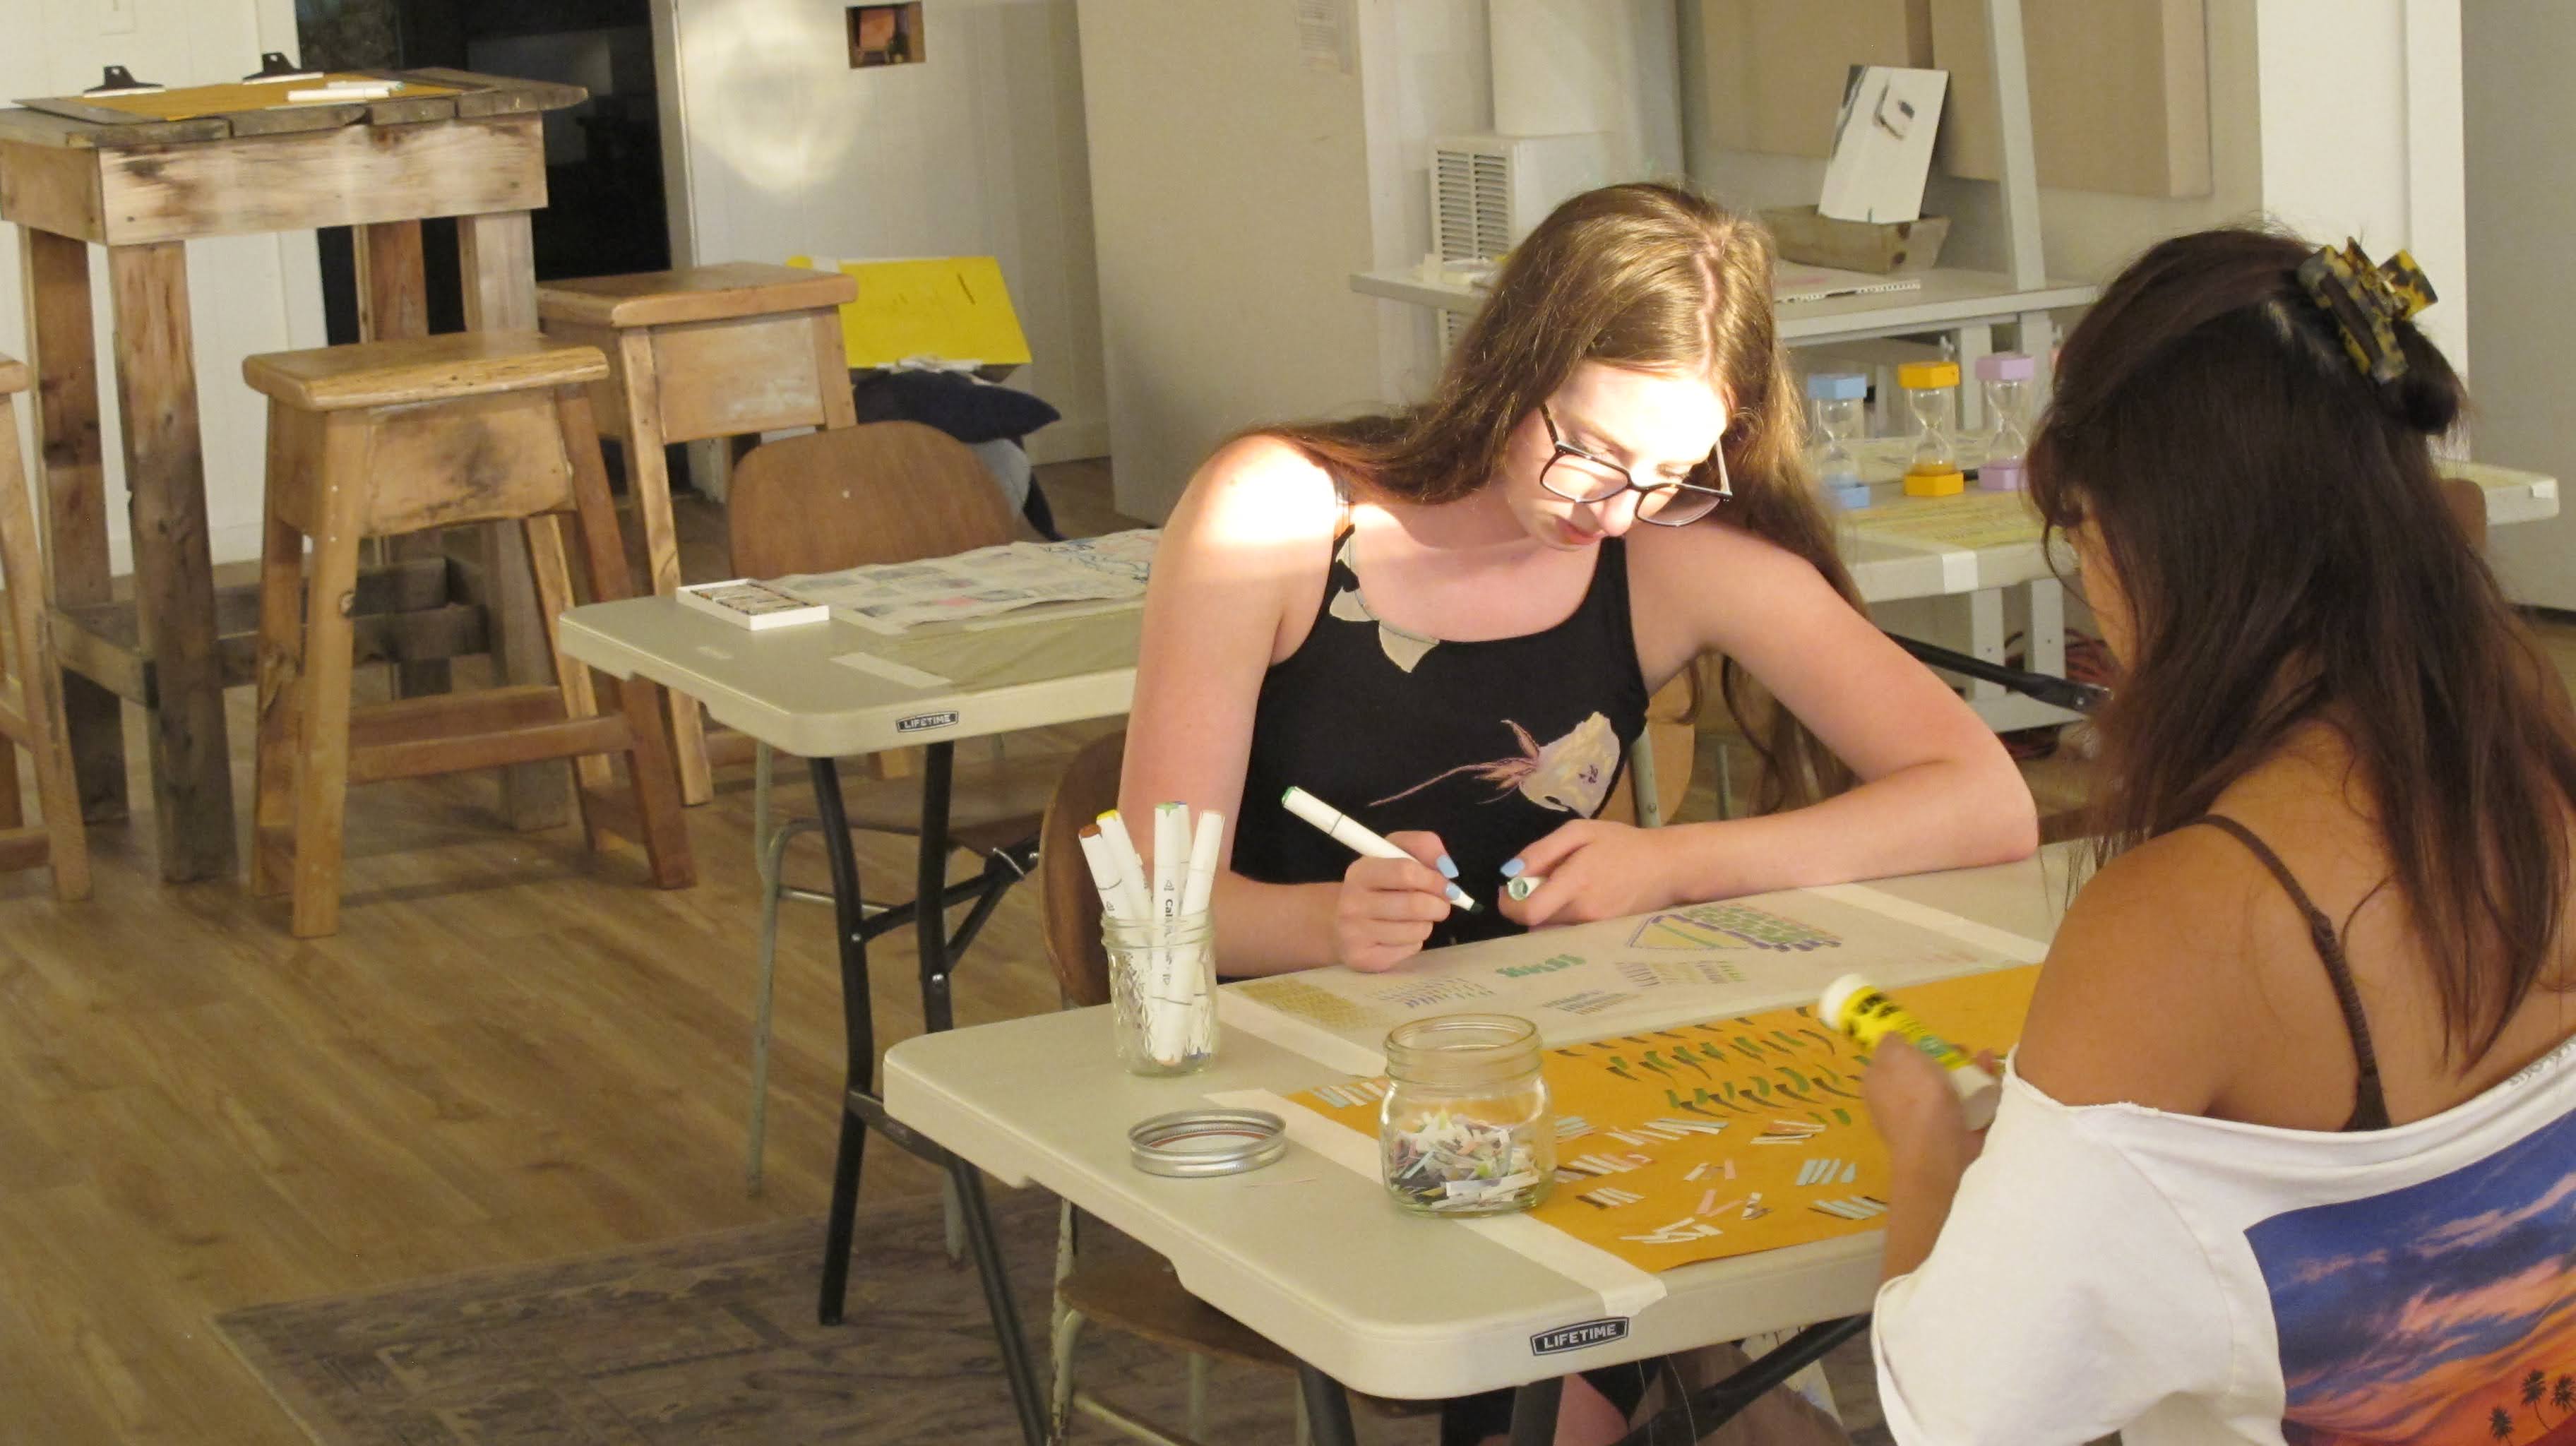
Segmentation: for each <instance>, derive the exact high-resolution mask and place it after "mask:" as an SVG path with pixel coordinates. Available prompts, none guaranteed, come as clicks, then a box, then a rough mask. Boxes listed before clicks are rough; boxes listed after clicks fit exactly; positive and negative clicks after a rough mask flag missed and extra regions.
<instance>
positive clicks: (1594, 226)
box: [1262, 184, 1859, 810]
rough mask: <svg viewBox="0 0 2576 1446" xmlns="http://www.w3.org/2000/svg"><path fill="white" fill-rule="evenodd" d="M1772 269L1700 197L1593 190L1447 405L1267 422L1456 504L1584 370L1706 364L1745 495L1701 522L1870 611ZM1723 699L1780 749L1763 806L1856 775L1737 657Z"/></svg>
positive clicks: (1506, 275) (1379, 490)
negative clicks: (1815, 444) (1812, 450)
mask: <svg viewBox="0 0 2576 1446" xmlns="http://www.w3.org/2000/svg"><path fill="white" fill-rule="evenodd" d="M1771 264H1772V251H1771V238H1770V236H1769V235H1768V233H1766V232H1764V231H1763V229H1762V228H1761V227H1760V226H1759V225H1756V224H1755V223H1753V222H1751V221H1748V220H1745V219H1743V218H1741V217H1738V216H1734V215H1731V214H1729V213H1728V212H1726V211H1725V210H1723V209H1721V208H1720V207H1718V206H1716V205H1715V204H1713V203H1711V202H1710V201H1708V200H1707V199H1705V198H1704V197H1701V196H1699V195H1696V194H1694V193H1693V192H1691V191H1688V190H1685V189H1682V188H1680V187H1677V186H1669V185H1658V184H1635V185H1624V186H1609V187H1604V188H1603V189H1601V190H1597V191H1588V192H1586V193H1584V194H1582V195H1580V196H1576V197H1575V198H1574V199H1572V200H1570V201H1567V202H1566V203H1565V204H1564V205H1562V206H1559V207H1557V209H1556V210H1555V211H1554V212H1553V213H1551V214H1550V215H1549V216H1548V217H1547V219H1546V220H1544V221H1542V222H1540V223H1539V224H1538V226H1537V227H1536V228H1534V229H1533V230H1532V231H1531V232H1530V234H1529V237H1528V239H1526V240H1524V241H1523V242H1522V243H1521V244H1520V245H1519V246H1518V247H1516V248H1514V250H1513V251H1512V254H1511V257H1510V259H1509V260H1508V261H1507V262H1505V263H1504V266H1503V269H1502V273H1501V275H1499V276H1497V277H1496V278H1495V281H1494V288H1493V294H1492V296H1491V297H1490V298H1489V299H1488V300H1487V301H1486V303H1485V305H1484V307H1483V309H1481V310H1480V311H1478V312H1477V313H1476V316H1475V319H1474V320H1473V321H1471V322H1470V323H1469V324H1468V326H1467V329H1466V331H1465V333H1464V334H1463V335H1461V336H1460V337H1459V339H1458V342H1457V345H1456V347H1455V348H1453V349H1452V350H1451V352H1450V354H1449V361H1448V365H1447V366H1446V368H1445V369H1444V370H1443V371H1442V373H1441V377H1440V382H1439V385H1438V386H1437V387H1436V388H1435V389H1434V390H1433V392H1432V394H1431V397H1430V399H1429V400H1427V401H1425V402H1423V403H1422V404H1421V405H1419V406H1416V407H1413V408H1411V409H1409V410H1406V411H1403V412H1398V413H1394V414H1391V415H1381V416H1369V417H1360V418H1356V419H1352V420H1348V421H1338V422H1315V423H1303V424H1298V425H1292V426H1284V427H1269V428H1264V429H1262V430H1263V431H1264V432H1265V433H1267V434H1269V435H1273V436H1278V437H1284V438H1286V439H1287V440H1288V441H1290V442H1293V443H1295V444H1296V445H1297V446H1299V447H1300V448H1302V449H1304V450H1305V452H1306V453H1307V454H1308V455H1309V456H1311V457H1313V458H1315V460H1316V461H1318V462H1319V463H1321V464H1322V465H1324V466H1325V467H1327V468H1329V469H1331V470H1332V471H1333V472H1334V473H1335V474H1336V475H1337V476H1339V477H1341V478H1342V479H1344V480H1345V481H1346V482H1349V483H1352V484H1355V485H1357V486H1358V487H1359V488H1361V489H1363V490H1364V491H1367V492H1373V493H1376V494H1378V495H1381V496H1384V497H1388V498H1393V499H1396V500H1400V501H1405V502H1412V503H1418V504H1424V505H1439V504H1443V503H1449V502H1456V501H1459V500H1461V499H1463V498H1466V497H1470V496H1473V495H1474V494H1475V493H1476V492H1477V491H1478V490H1479V489H1481V488H1483V487H1484V486H1485V485H1486V484H1487V482H1489V481H1490V480H1491V479H1492V478H1493V477H1494V475H1495V474H1496V472H1498V471H1499V470H1500V469H1501V467H1502V462H1503V454H1504V451H1505V449H1506V448H1507V446H1508V445H1509V442H1510V439H1511V433H1512V429H1513V428H1514V427H1516V426H1518V425H1520V423H1521V421H1522V420H1523V419H1524V418H1526V417H1528V416H1529V414H1530V413H1532V412H1533V411H1536V410H1537V409H1538V407H1539V404H1540V403H1542V402H1544V401H1546V400H1547V399H1548V397H1549V396H1551V395H1553V394H1554V393H1555V391H1556V390H1557V388H1559V387H1561V386H1563V385H1564V384H1565V381H1566V378H1567V377H1569V376H1571V375H1572V374H1573V372H1574V369H1575V367H1576V366H1577V365H1579V364H1581V363H1583V362H1587V361H1596V362H1602V363H1605V364H1607V365H1610V366H1617V367H1629V368H1634V369H1638V370H1653V371H1687V372H1693V373H1704V374H1706V375H1708V376H1709V377H1711V378H1712V379H1714V380H1715V381H1716V382H1717V383H1718V384H1719V386H1720V387H1721V388H1722V389H1723V391H1724V394H1725V396H1726V397H1727V399H1728V402H1729V405H1730V406H1731V408H1732V412H1733V414H1732V416H1730V418H1729V419H1728V425H1727V429H1726V436H1725V439H1724V440H1723V442H1722V443H1721V444H1720V448H1721V451H1722V452H1723V454H1724V459H1725V465H1726V471H1727V475H1728V478H1729V480H1730V481H1731V483H1732V485H1733V487H1734V491H1735V495H1734V497H1733V498H1732V499H1731V500H1729V501H1728V502H1726V503H1724V504H1723V505H1721V506H1720V507H1719V508H1718V509H1717V511H1716V512H1714V513H1712V514H1711V515H1710V517H1709V519H1708V522H1707V523H1706V524H1696V523H1695V524H1693V525H1694V526H1698V525H1715V526H1723V527H1735V528H1740V529H1742V530H1743V531H1745V532H1748V533H1751V534H1753V535H1754V536H1756V537H1760V538H1764V539H1766V540H1768V541H1770V542H1772V543H1775V544H1777V545H1779V546H1781V547H1783V548H1786V549H1788V550H1789V551H1791V552H1794V553H1796V554H1797V555H1798V556H1799V557H1801V558H1804V559H1805V560H1806V561H1807V562H1808V563H1809V564H1810V565H1812V566H1813V567H1814V568H1815V569H1816V571H1817V572H1819V573H1821V574H1823V575H1824V577H1825V579H1826V581H1827V582H1829V583H1831V584H1832V585H1833V587H1834V589H1835V590H1836V591H1837V592H1839V593H1841V594H1842V595H1843V597H1844V599H1845V600H1846V601H1848V602H1850V603H1851V604H1852V605H1853V606H1854V607H1855V608H1857V607H1858V606H1859V595H1858V594H1857V593H1856V592H1855V591H1854V589H1853V587H1852V582H1851V575H1850V574H1849V573H1848V572H1846V571H1845V570H1844V568H1843V564H1842V559H1841V557H1840V556H1839V555H1838V554H1837V552H1836V551H1835V547H1834V533H1833V526H1832V524H1831V523H1830V522H1828V521H1827V520H1826V518H1825V515H1824V512H1823V510H1822V509H1821V508H1820V507H1819V506H1818V504H1817V500H1816V488H1815V484H1814V481H1813V480H1812V479H1811V478H1810V477H1809V476H1808V473H1807V465H1806V456H1805V422H1804V411H1803V408H1802V406H1801V404H1800V402H1799V398H1798V392H1797V388H1796V386H1795V385H1794V383H1793V382H1792V380H1791V378H1790V375H1789V370H1788V364H1787V362H1786V360H1785V358H1784V357H1783V356H1782V355H1781V351H1780V346H1779V338H1778V336H1777V334H1776V332H1775V330H1774V327H1773V323H1772V315H1771ZM1714 472H1715V468H1714V467H1713V466H1711V465H1710V464H1709V463H1705V462H1704V463H1702V464H1701V465H1700V466H1699V467H1698V468H1697V469H1695V470H1694V471H1693V472H1692V474H1691V475H1690V476H1689V477H1688V478H1686V479H1685V480H1687V481H1689V482H1691V483H1694V484H1696V485H1699V486H1704V487H1706V486H1715V485H1716V478H1715V476H1714V475H1713V474H1714ZM1720 691H1721V692H1722V694H1723V695H1724V697H1725V698H1726V702H1727V707H1728V709H1729V711H1730V712H1732V713H1733V714H1734V715H1735V718H1736V721H1737V723H1738V724H1739V725H1740V726H1742V727H1743V729H1744V731H1745V735H1746V737H1747V738H1749V739H1751V740H1752V741H1753V744H1754V746H1755V748H1756V749H1757V750H1758V751H1759V752H1760V753H1761V754H1762V756H1763V762H1764V764H1765V768H1764V778H1763V783H1762V788H1761V797H1760V805H1761V807H1763V808H1764V809H1766V810H1768V809H1774V808H1780V807H1785V806H1788V805H1789V804H1792V803H1796V802H1802V801H1806V800H1808V799H1812V798H1815V797H1820V796H1822V795H1824V794H1827V793H1833V792H1838V791H1840V790H1841V789H1843V788H1846V787H1848V786H1849V785H1850V782H1851V774H1850V771H1849V770H1848V769H1846V768H1845V767H1844V766H1843V765H1842V763H1841V761H1840V760H1839V759H1836V758H1835V757H1834V756H1833V754H1832V753H1831V752H1830V751H1828V750H1827V749H1826V748H1825V747H1824V746H1823V744H1822V743H1820V742H1819V741H1818V740H1817V739H1816V738H1815V737H1814V735H1812V734H1810V733H1809V732H1808V731H1807V730H1806V729H1805V728H1804V727H1803V726H1801V725H1800V724H1799V723H1798V721H1797V719H1795V718H1794V717H1792V716H1790V714H1789V712H1788V710H1787V709H1785V708H1781V707H1779V706H1778V705H1777V704H1776V703H1774V702H1772V701H1771V700H1770V699H1769V698H1767V697H1764V696H1762V694H1761V691H1760V689H1759V688H1758V686H1757V685H1756V684H1755V683H1754V682H1753V680H1752V678H1751V676H1750V675H1748V674H1746V673H1745V672H1744V671H1743V670H1742V669H1741V668H1739V667H1737V666H1736V664H1735V663H1734V662H1733V661H1732V660H1728V661H1727V662H1726V664H1725V665H1724V668H1723V670H1722V672H1721V675H1720Z"/></svg>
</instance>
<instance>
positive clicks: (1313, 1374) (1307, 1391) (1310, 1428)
mask: <svg viewBox="0 0 2576 1446" xmlns="http://www.w3.org/2000/svg"><path fill="white" fill-rule="evenodd" d="M1297 1395H1298V1399H1299V1400H1301V1401H1302V1402H1304V1404H1305V1407H1306V1432H1307V1434H1308V1435H1309V1436H1310V1437H1312V1438H1313V1441H1314V1446H1359V1436H1358V1434H1357V1433H1356V1432H1354V1431H1353V1430H1352V1428H1351V1397H1350V1393H1349V1392H1347V1391H1345V1390H1343V1389H1342V1383H1341V1382H1339V1381H1336V1380H1334V1379H1333V1378H1332V1377H1330V1376H1328V1375H1325V1374H1324V1373H1323V1372H1321V1371H1319V1370H1316V1369H1315V1368H1314V1367H1313V1366H1310V1365H1308V1364H1306V1363H1305V1362H1304V1361H1299V1362H1298V1363H1297Z"/></svg>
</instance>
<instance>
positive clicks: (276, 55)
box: [242, 50, 322, 85]
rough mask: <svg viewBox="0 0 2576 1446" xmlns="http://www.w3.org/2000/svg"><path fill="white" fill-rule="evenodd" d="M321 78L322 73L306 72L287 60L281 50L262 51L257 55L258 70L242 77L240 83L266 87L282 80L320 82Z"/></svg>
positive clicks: (306, 70)
mask: <svg viewBox="0 0 2576 1446" xmlns="http://www.w3.org/2000/svg"><path fill="white" fill-rule="evenodd" d="M321 78H322V72H320V71H318V70H308V69H306V68H305V67H303V66H301V65H298V64H296V63H295V62H294V61H291V60H289V59H287V58H286V52H285V51H283V50H263V51H261V52H260V53H259V69H257V70H254V71H252V72H251V73H250V74H248V75H245V76H243V77H242V83H243V84H245V85H266V84H270V83H273V82H276V81H282V80H320V79H321Z"/></svg>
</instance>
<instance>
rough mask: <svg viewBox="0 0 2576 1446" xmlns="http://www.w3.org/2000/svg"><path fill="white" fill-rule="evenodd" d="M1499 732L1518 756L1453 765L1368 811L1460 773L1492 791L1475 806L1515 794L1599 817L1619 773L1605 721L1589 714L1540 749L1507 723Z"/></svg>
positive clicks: (1614, 735) (1612, 734)
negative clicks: (1505, 732)
mask: <svg viewBox="0 0 2576 1446" xmlns="http://www.w3.org/2000/svg"><path fill="white" fill-rule="evenodd" d="M1503 726H1504V727H1506V728H1509V729H1510V730H1512V736H1513V737H1514V738H1516V739H1518V740H1519V741H1520V745H1521V747H1520V752H1518V753H1515V754H1513V755H1511V756H1509V757H1506V758H1496V759H1491V760H1489V761H1487V762H1483V763H1462V764H1459V765H1458V766H1457V767H1455V768H1452V769H1449V770H1448V771H1446V772H1444V773H1435V774H1433V775H1432V776H1431V777H1429V778H1426V779H1424V780H1422V781H1421V782H1420V783H1417V784H1415V785H1413V786H1412V787H1411V788H1408V789H1405V790H1404V791H1403V792H1401V793H1390V794H1388V795H1387V796H1386V797H1384V798H1381V799H1377V800H1375V801H1374V802H1372V803H1370V804H1369V807H1371V808H1382V807H1384V806H1385V805H1387V804H1390V803H1393V802H1395V801H1396V800H1397V799H1399V798H1410V797H1411V796H1413V795H1414V794H1417V793H1420V792H1421V791H1422V790H1424V789H1426V788H1429V787H1430V786H1431V785H1433V784H1435V783H1438V782H1440V781H1442V780H1443V779H1448V778H1455V777H1457V776H1458V775H1459V774H1462V773H1463V774H1466V775H1468V776H1470V777H1472V778H1476V779H1479V780H1481V781H1483V782H1486V783H1491V784H1495V785H1497V787H1496V788H1495V789H1494V793H1493V796H1492V797H1491V798H1486V799H1482V800H1479V801H1480V802H1483V803H1499V802H1501V801H1502V800H1504V799H1506V798H1509V797H1511V796H1512V795H1513V794H1514V793H1515V792H1517V793H1519V794H1520V796H1521V797H1523V798H1526V799H1528V800H1529V801H1530V802H1532V803H1535V804H1537V805H1538V806H1539V807H1541V808H1552V809H1555V810H1556V811H1558V812H1560V813H1570V814H1573V815H1575V816H1576V817H1578V818H1590V817H1592V816H1593V815H1594V814H1596V813H1599V812H1600V811H1601V805H1602V804H1603V803H1604V802H1606V801H1607V800H1608V799H1609V797H1610V780H1611V779H1612V778H1614V777H1616V776H1618V772H1619V734H1618V731H1617V730H1615V729H1613V728H1612V727H1611V726H1610V720H1609V719H1608V718H1607V717H1604V716H1603V715H1601V714H1599V713H1595V714H1593V715H1591V716H1590V717H1588V718H1585V719H1584V720H1583V721H1582V722H1580V723H1577V724H1575V725H1574V728H1573V730H1572V731H1571V732H1568V733H1567V734H1566V735H1565V736H1564V737H1562V738H1559V739H1557V740H1555V741H1554V742H1552V743H1544V744H1543V743H1540V742H1539V741H1538V740H1537V739H1536V738H1534V737H1532V736H1530V731H1529V730H1528V729H1526V728H1524V727H1522V726H1521V725H1519V724H1518V723H1515V722H1513V721H1512V720H1511V719H1509V718H1506V719H1504V720H1503Z"/></svg>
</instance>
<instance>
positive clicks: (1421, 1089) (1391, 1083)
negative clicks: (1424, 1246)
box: [1378, 1014, 1556, 1215]
mask: <svg viewBox="0 0 2576 1446" xmlns="http://www.w3.org/2000/svg"><path fill="white" fill-rule="evenodd" d="M1386 1073H1387V1092H1386V1103H1385V1105H1384V1106H1383V1107H1382V1108H1381V1110H1380V1112H1379V1114H1378V1158H1379V1161H1380V1163H1381V1165H1382V1166H1383V1167H1384V1170H1385V1178H1386V1188H1387V1193H1389V1194H1391V1195H1393V1196H1394V1197H1395V1202H1396V1203H1397V1204H1398V1205H1401V1206H1403V1207H1404V1208H1405V1209H1407V1210H1411V1211H1414V1212H1416V1213H1419V1214H1424V1215H1501V1214H1505V1213H1508V1212H1510V1211H1514V1210H1526V1209H1528V1208H1530V1207H1531V1206H1533V1205H1536V1204H1537V1203H1538V1202H1539V1201H1540V1200H1542V1199H1545V1198H1546V1196H1547V1192H1548V1188H1549V1186H1550V1185H1551V1184H1553V1183H1554V1181H1555V1178H1556V1121H1555V1120H1554V1119H1553V1118H1552V1117H1551V1116H1550V1115H1549V1113H1548V1100H1547V1081H1546V1080H1545V1079H1543V1078H1541V1077H1540V1074H1539V1038H1538V1026H1537V1025H1535V1024H1532V1023H1530V1022H1529V1021H1528V1020H1526V1019H1518V1018H1515V1017H1513V1016H1511V1015H1508V1014H1450V1015H1443V1016H1441V1017H1439V1018H1436V1019H1418V1020H1415V1021H1413V1022H1412V1023H1410V1024H1403V1025H1398V1026H1397V1027H1396V1028H1395V1029H1394V1030H1393V1031H1392V1032H1391V1033H1389V1034H1388V1035H1387V1037H1386Z"/></svg>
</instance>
